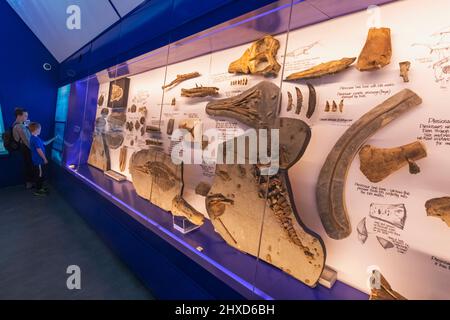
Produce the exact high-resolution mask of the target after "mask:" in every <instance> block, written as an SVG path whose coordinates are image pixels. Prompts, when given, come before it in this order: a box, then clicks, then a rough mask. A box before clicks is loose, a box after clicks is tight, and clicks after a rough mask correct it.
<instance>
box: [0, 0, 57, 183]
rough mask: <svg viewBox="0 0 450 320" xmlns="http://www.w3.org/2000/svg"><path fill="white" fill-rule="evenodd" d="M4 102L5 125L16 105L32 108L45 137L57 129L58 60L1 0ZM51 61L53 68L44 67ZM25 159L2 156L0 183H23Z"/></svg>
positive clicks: (0, 57) (0, 82) (1, 98)
mask: <svg viewBox="0 0 450 320" xmlns="http://www.w3.org/2000/svg"><path fill="white" fill-rule="evenodd" d="M0 43H1V46H0V66H1V67H0V70H1V72H0V74H1V77H0V104H1V106H2V113H3V117H4V119H3V120H4V123H5V127H6V128H7V127H9V126H10V125H11V123H12V122H13V121H14V116H13V112H14V108H15V107H16V106H22V107H24V108H26V109H28V111H29V113H30V119H31V120H33V121H38V122H40V123H41V124H42V126H43V128H42V135H41V136H42V137H43V138H48V137H50V136H51V135H52V133H53V125H54V124H53V122H54V116H55V107H56V94H57V83H58V64H57V62H56V60H55V59H54V58H53V57H52V56H51V54H50V53H49V52H48V51H47V49H46V48H45V47H44V46H43V45H42V44H41V42H40V41H39V40H38V39H37V38H36V37H35V35H34V34H33V33H32V32H31V30H30V29H29V28H28V27H27V26H26V25H25V24H24V23H23V21H22V20H21V19H20V18H19V16H18V15H17V14H16V13H15V12H14V11H13V10H12V9H11V7H10V6H9V5H8V3H7V2H6V1H0ZM46 62H48V63H50V64H51V65H52V66H53V68H52V70H51V71H45V70H44V69H43V67H42V66H43V64H44V63H46ZM21 168H22V162H21V159H20V158H19V157H17V155H15V156H11V157H3V156H1V158H0V187H4V186H8V185H17V184H20V183H22V180H23V178H22V170H21Z"/></svg>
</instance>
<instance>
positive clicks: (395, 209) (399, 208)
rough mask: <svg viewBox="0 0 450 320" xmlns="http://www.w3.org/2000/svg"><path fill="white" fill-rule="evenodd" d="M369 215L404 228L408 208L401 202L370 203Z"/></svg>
mask: <svg viewBox="0 0 450 320" xmlns="http://www.w3.org/2000/svg"><path fill="white" fill-rule="evenodd" d="M369 215H370V216H371V217H372V218H374V219H378V220H381V221H384V222H387V223H390V224H392V225H394V226H396V227H397V228H400V229H403V228H404V227H405V222H406V208H405V205H404V204H403V203H401V204H376V203H372V204H370V212H369Z"/></svg>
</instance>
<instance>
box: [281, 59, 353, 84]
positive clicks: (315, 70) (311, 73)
mask: <svg viewBox="0 0 450 320" xmlns="http://www.w3.org/2000/svg"><path fill="white" fill-rule="evenodd" d="M355 60H356V58H342V59H340V60H332V61H328V62H324V63H321V64H318V65H316V66H314V67H312V68H309V69H307V70H304V71H300V72H296V73H292V74H290V75H288V76H287V78H286V80H301V79H312V78H319V77H322V76H325V75H327V74H334V73H338V72H339V71H342V70H345V69H347V68H348V67H349V66H350V65H351V64H352V63H353V62H354V61H355Z"/></svg>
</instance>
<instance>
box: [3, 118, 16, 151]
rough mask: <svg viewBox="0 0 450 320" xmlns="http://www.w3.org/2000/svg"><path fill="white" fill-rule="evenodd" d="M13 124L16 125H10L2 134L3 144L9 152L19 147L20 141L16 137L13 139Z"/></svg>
mask: <svg viewBox="0 0 450 320" xmlns="http://www.w3.org/2000/svg"><path fill="white" fill-rule="evenodd" d="M15 126H16V125H14V126H12V127H10V128H9V129H8V130H6V131H5V132H4V133H3V135H2V138H3V146H4V147H5V149H6V150H8V152H10V153H11V152H14V151H17V150H19V149H20V142H17V141H16V139H14V135H13V129H14V127H15Z"/></svg>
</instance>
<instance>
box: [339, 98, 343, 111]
mask: <svg viewBox="0 0 450 320" xmlns="http://www.w3.org/2000/svg"><path fill="white" fill-rule="evenodd" d="M339 112H341V113H342V112H344V99H341V101H340V102H339Z"/></svg>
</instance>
